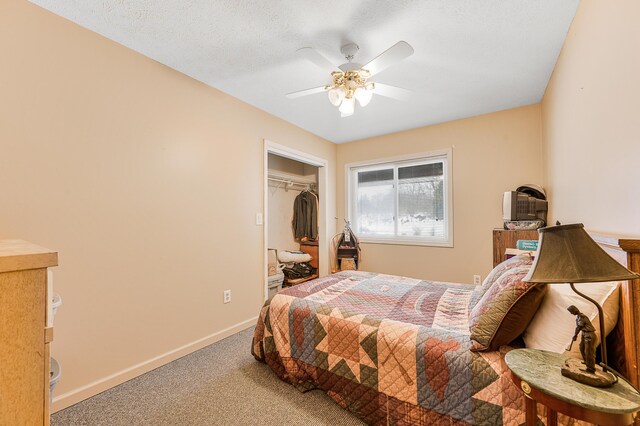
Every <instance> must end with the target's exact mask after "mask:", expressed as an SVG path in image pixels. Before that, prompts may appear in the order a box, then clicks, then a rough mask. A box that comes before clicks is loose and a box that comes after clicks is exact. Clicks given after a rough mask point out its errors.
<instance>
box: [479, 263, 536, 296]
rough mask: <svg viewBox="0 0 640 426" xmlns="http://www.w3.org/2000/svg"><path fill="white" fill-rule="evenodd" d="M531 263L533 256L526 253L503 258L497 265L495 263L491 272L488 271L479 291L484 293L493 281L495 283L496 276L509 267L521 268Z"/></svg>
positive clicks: (499, 275)
mask: <svg viewBox="0 0 640 426" xmlns="http://www.w3.org/2000/svg"><path fill="white" fill-rule="evenodd" d="M532 263H533V257H532V256H531V255H529V254H527V253H524V254H519V255H517V256H514V257H512V258H510V259H507V260H505V261H504V262H502V263H499V264H498V265H496V267H495V268H493V269H492V270H491V272H489V275H487V278H485V279H484V281H483V282H482V287H481V290H480V292H481V293H482V294H484V293H486V292H487V290H488V289H489V288H490V287H491V286H492V285H493V283H495V282H496V281H497V280H498V278H500V277H501V276H502V274H504V273H505V272H506V271H508V270H509V269H513V268H521V267H525V266H528V267H531V264H532Z"/></svg>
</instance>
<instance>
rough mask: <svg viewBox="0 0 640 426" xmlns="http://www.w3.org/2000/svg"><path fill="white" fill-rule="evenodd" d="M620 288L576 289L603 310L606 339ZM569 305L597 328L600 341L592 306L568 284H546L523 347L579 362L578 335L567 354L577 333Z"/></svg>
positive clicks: (584, 286)
mask: <svg viewBox="0 0 640 426" xmlns="http://www.w3.org/2000/svg"><path fill="white" fill-rule="evenodd" d="M619 284H620V283H619V282H608V283H594V284H576V285H575V286H576V288H577V289H578V291H580V292H581V293H584V294H586V295H587V296H589V297H591V298H592V299H594V300H595V301H596V302H598V303H599V304H600V306H602V310H603V312H604V329H605V333H606V334H607V335H608V334H609V333H610V332H611V330H613V328H614V327H615V326H616V323H617V322H618V311H619V309H620V305H619V298H620V292H619V291H618V288H619ZM570 305H575V306H576V307H577V308H578V309H580V312H582V313H583V314H585V315H586V316H587V317H589V319H590V320H591V323H592V324H593V326H594V327H595V328H596V334H597V335H598V338H600V325H599V322H598V321H599V320H598V309H597V308H596V307H595V306H594V305H593V303H591V302H589V301H588V300H585V299H583V298H582V297H581V296H578V295H577V294H576V293H574V292H573V290H571V287H570V286H569V285H568V284H548V285H547V294H546V295H545V297H544V299H543V300H542V304H541V305H540V308H538V312H536V314H535V315H534V317H533V319H532V320H531V322H530V323H529V326H528V327H527V329H526V330H525V332H524V334H523V338H524V343H525V344H526V346H527V347H528V348H534V349H542V350H546V351H551V352H556V353H564V354H565V355H569V356H572V357H575V358H582V357H581V355H580V338H581V336H580V335H578V339H577V340H576V341H575V342H574V343H573V346H572V347H571V351H566V348H567V347H568V346H569V344H570V343H571V338H572V337H573V333H574V332H575V329H576V317H575V316H574V315H571V313H569V311H567V308H568V307H569V306H570Z"/></svg>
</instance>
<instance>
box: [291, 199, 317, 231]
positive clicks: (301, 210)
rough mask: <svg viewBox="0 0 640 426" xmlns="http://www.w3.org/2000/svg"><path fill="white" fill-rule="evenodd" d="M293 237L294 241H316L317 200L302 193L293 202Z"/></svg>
mask: <svg viewBox="0 0 640 426" xmlns="http://www.w3.org/2000/svg"><path fill="white" fill-rule="evenodd" d="M292 225H293V235H294V237H295V238H296V239H298V240H301V239H304V238H307V239H309V240H316V239H318V198H317V197H316V195H315V194H313V193H312V192H310V191H302V192H301V193H300V194H299V195H298V196H297V197H296V199H295V201H294V202H293V223H292Z"/></svg>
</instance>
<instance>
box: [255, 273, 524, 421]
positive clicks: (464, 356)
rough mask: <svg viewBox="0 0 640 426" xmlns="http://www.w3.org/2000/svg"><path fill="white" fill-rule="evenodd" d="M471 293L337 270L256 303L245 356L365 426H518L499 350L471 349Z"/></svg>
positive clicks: (518, 403)
mask: <svg viewBox="0 0 640 426" xmlns="http://www.w3.org/2000/svg"><path fill="white" fill-rule="evenodd" d="M478 297H479V293H477V292H476V291H475V288H474V287H473V286H469V285H465V284H452V283H442V282H433V281H420V280H415V279H411V278H404V277H397V276H391V275H382V274H375V273H369V272H360V271H343V272H340V273H337V274H334V275H330V276H328V277H324V278H319V279H316V280H313V281H309V282H307V283H304V284H300V285H297V286H294V287H291V288H289V289H287V290H285V291H283V292H281V293H279V294H277V295H276V296H274V297H273V298H272V299H271V300H270V301H267V302H266V303H265V305H264V306H263V308H262V310H261V313H260V318H259V320H258V324H257V326H256V330H255V335H254V339H253V345H252V353H253V355H254V357H255V358H256V359H258V360H259V361H263V362H266V363H267V364H268V365H269V366H270V367H271V369H272V370H273V371H274V372H275V373H276V374H277V375H278V376H279V377H280V378H281V379H282V380H284V381H286V382H289V383H291V384H293V385H294V386H296V387H297V388H298V389H300V390H302V391H306V390H311V389H317V388H320V389H323V390H324V391H325V392H327V394H328V395H329V396H330V397H331V398H333V399H334V400H335V401H336V402H338V403H339V404H340V405H341V406H342V407H344V408H346V409H347V410H349V411H351V412H353V413H355V414H356V415H357V416H358V417H359V418H361V419H362V420H363V421H365V422H366V423H367V424H372V425H441V424H446V425H518V424H522V423H524V398H523V396H522V392H521V391H520V390H519V389H518V388H517V387H516V386H515V385H514V384H513V382H512V380H511V377H510V373H509V370H508V368H507V366H506V364H505V363H504V355H505V354H506V353H507V352H508V351H509V350H510V348H509V347H502V348H500V350H499V351H493V352H482V353H479V352H471V351H470V350H469V348H470V346H471V343H470V340H469V328H468V315H469V311H470V308H472V307H473V304H474V303H475V301H476V299H477V298H478Z"/></svg>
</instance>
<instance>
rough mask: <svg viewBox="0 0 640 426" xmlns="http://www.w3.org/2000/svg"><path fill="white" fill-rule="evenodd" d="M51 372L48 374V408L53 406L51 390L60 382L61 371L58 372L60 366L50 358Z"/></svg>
mask: <svg viewBox="0 0 640 426" xmlns="http://www.w3.org/2000/svg"><path fill="white" fill-rule="evenodd" d="M50 368H51V371H50V372H49V407H51V406H52V405H53V390H54V389H55V387H56V385H57V384H58V382H59V381H60V375H61V374H62V371H61V370H60V364H58V361H56V359H55V358H53V357H51V367H50Z"/></svg>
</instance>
